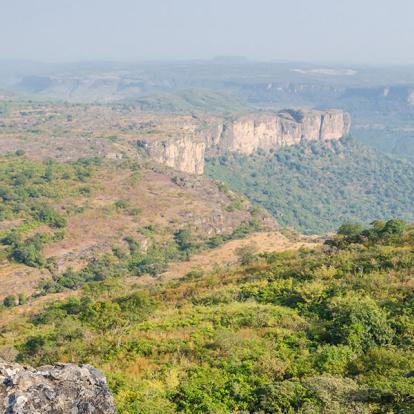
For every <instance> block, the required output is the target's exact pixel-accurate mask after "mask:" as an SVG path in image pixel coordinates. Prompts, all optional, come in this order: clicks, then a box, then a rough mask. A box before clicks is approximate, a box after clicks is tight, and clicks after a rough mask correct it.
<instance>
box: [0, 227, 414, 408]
mask: <svg viewBox="0 0 414 414" xmlns="http://www.w3.org/2000/svg"><path fill="white" fill-rule="evenodd" d="M413 242H414V234H413V227H412V226H407V225H405V224H404V223H403V222H401V221H399V220H391V221H388V222H386V223H384V222H376V223H374V225H373V226H372V227H371V228H368V229H365V230H364V229H363V228H362V227H359V226H357V225H350V224H348V225H344V226H342V227H341V229H340V231H339V232H338V234H337V235H336V236H335V237H334V238H333V239H332V240H330V241H328V242H327V243H326V245H325V246H323V247H321V248H318V249H316V250H303V249H302V250H299V251H290V252H283V253H267V254H262V255H260V256H255V255H254V254H251V252H247V251H244V252H240V259H241V260H240V261H241V263H243V265H240V266H238V267H234V268H231V269H227V270H225V271H224V270H221V271H220V270H217V271H215V272H213V273H210V274H203V273H202V272H197V273H194V272H193V273H191V274H188V275H187V276H186V277H184V278H182V279H181V280H179V281H175V282H170V283H164V284H158V285H157V284H153V285H152V286H151V287H148V288H145V287H142V285H138V284H131V283H130V284H129V285H127V286H128V289H125V286H126V285H125V279H122V278H121V276H120V275H117V274H116V273H115V274H113V275H112V276H111V275H108V278H106V279H105V280H102V279H101V281H99V282H93V283H89V284H87V285H86V286H85V287H84V288H83V290H82V292H81V295H77V296H73V297H71V298H68V299H65V300H63V301H57V302H56V301H55V302H54V303H52V304H49V305H47V304H46V305H44V306H43V308H39V307H37V308H34V310H32V316H27V315H25V314H24V313H20V317H17V319H15V320H14V322H9V323H8V325H7V327H4V328H3V329H2V335H1V337H0V352H1V354H2V355H5V354H6V355H9V356H10V355H15V358H16V359H17V360H18V361H20V362H24V363H29V364H32V365H39V364H45V363H46V364H48V363H51V362H54V361H71V362H87V363H91V364H93V365H95V366H96V367H98V368H99V369H102V370H103V371H104V372H105V374H106V375H107V377H108V379H109V383H110V387H111V389H112V391H113V393H114V395H115V400H116V402H117V406H118V410H119V413H120V414H135V413H141V414H153V413H166V414H173V413H188V414H203V413H205V414H210V413H222V414H226V413H229V414H230V413H257V414H259V413H268V414H270V413H292V414H293V413H302V414H305V413H312V414H327V413H338V414H341V413H342V414H361V413H365V414H389V413H400V414H408V413H412V412H414V375H413V373H414V353H413V345H414V318H413V314H414V296H413V291H412V283H411V282H412V272H413V268H414V253H413V248H412V246H413ZM137 280H138V279H137ZM3 312H6V311H3ZM7 312H9V311H7ZM1 316H4V317H9V318H10V314H7V315H6V313H5V314H4V315H3V314H2V315H1Z"/></svg>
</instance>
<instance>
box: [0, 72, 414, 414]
mask: <svg viewBox="0 0 414 414" xmlns="http://www.w3.org/2000/svg"><path fill="white" fill-rule="evenodd" d="M298 73H299V72H298ZM340 73H342V74H343V76H354V75H353V74H344V72H340ZM347 73H348V72H347ZM299 74H300V73H299ZM308 74H311V76H319V75H320V74H321V73H320V72H314V71H311V72H309V73H307V74H306V75H308ZM302 75H305V74H300V76H302ZM324 76H333V75H331V72H328V73H326V72H324ZM334 76H336V75H334ZM42 82H43V83H42ZM42 82H40V84H39V85H40V86H42V85H43V86H44V85H48V83H47V82H46V81H42ZM53 82H55V81H53ZM53 82H52V83H50V84H49V86H47V87H46V90H45V96H39V95H42V93H41V89H39V90H36V91H33V90H32V96H31V97H28V96H24V95H22V94H18V95H13V94H10V93H8V94H5V95H4V96H2V97H1V100H0V103H1V104H0V110H1V116H0V300H1V303H2V305H0V360H5V361H8V362H10V363H15V362H18V363H20V364H29V365H32V366H35V367H38V366H41V365H45V364H55V363H56V362H57V361H59V362H63V363H75V364H84V363H87V364H91V365H93V366H94V367H96V368H98V369H99V370H101V371H102V372H103V373H104V374H105V376H106V378H107V380H108V384H109V388H110V390H111V392H112V394H113V397H114V400H115V404H116V407H117V409H118V412H119V413H120V414H135V413H141V414H152V413H158V412H162V413H171V414H173V413H188V414H202V413H205V414H207V413H273V412H275V413H296V412H298V413H318V414H328V413H355V414H361V413H364V414H389V413H391V412H395V413H398V414H405V413H409V412H410V410H412V409H413V401H414V400H413V383H412V371H413V369H414V366H412V360H413V358H412V357H413V355H412V353H413V351H412V349H413V338H414V336H413V329H412V325H413V324H412V311H413V310H412V288H413V284H412V268H413V266H414V265H413V263H414V261H413V260H414V259H413V252H412V243H413V237H414V236H413V231H414V230H413V226H412V225H411V224H409V223H410V222H412V221H414V212H413V205H414V199H413V196H412V195H413V194H414V165H413V164H412V162H410V160H409V156H407V157H395V156H392V155H387V154H386V153H389V152H390V151H389V150H388V149H387V148H388V146H389V145H391V141H387V142H386V143H383V144H381V145H383V147H382V148H380V149H374V148H372V147H375V146H380V144H379V143H376V144H375V145H371V144H372V142H371V143H370V142H368V141H369V140H371V141H373V140H375V139H376V135H375V134H374V135H369V134H370V133H371V134H372V128H371V126H369V127H367V128H366V129H365V130H364V131H365V134H362V135H361V139H357V138H356V137H353V136H352V135H353V134H354V133H355V132H357V131H360V130H361V124H360V122H361V119H363V118H364V117H362V118H358V117H357V120H356V123H357V126H356V127H355V126H354V122H355V121H354V120H353V117H352V116H351V115H352V111H351V114H350V113H349V112H347V111H346V110H344V109H332V108H331V107H323V105H320V107H319V108H318V109H314V108H313V109H310V108H309V107H306V105H303V106H300V107H297V106H296V107H294V108H292V107H289V106H288V107H277V105H269V106H267V105H263V106H261V107H258V106H255V105H252V101H251V100H250V99H249V100H248V101H243V99H241V98H240V97H237V96H235V95H233V96H232V95H229V92H228V90H225V91H223V92H220V93H218V92H216V91H211V90H197V91H195V90H192V89H187V90H185V92H182V91H181V92H180V91H176V90H169V91H165V90H159V88H156V87H154V88H153V90H152V92H153V94H152V95H145V96H141V95H140V94H138V95H139V96H135V95H134V96H129V93H126V92H125V91H124V92H122V96H120V95H119V96H117V98H118V99H115V100H114V99H112V98H113V96H114V93H115V92H114V91H115V90H116V91H118V90H119V89H118V86H119V85H118V86H117V87H116V88H115V89H114V90H112V89H111V90H110V91H109V92H108V91H107V92H108V93H109V95H108V99H103V97H102V96H100V95H99V99H97V100H98V101H99V102H90V98H91V96H89V95H88V96H89V97H88V99H85V100H83V99H80V98H79V96H80V95H82V96H84V91H83V92H82V93H81V92H79V91H78V92H79V93H80V95H79V96H77V95H76V94H77V93H78V92H76V91H75V95H73V96H71V97H70V98H71V99H68V100H65V101H62V100H57V99H55V100H53V99H51V98H50V96H49V94H50V90H49V87H53V88H54V87H55V86H53V85H54V83H53ZM98 83H99V82H98ZM39 85H38V87H39V88H40V86H39ZM88 85H89V86H87V88H91V89H92V90H91V91H90V92H91V93H92V92H93V93H95V92H96V90H95V87H96V84H94V82H90V83H89V84H88ZM93 85H95V86H93ZM105 85H106V87H107V86H108V85H111V82H109V83H105ZM80 87H82V88H83V87H86V86H85V84H83V86H80ZM131 87H132V86H131ZM56 88H57V89H55V91H56V94H57V95H56V96H55V98H56V97H57V96H60V93H61V92H62V90H61V89H60V88H61V85H60V86H59V87H56ZM246 88H247V89H246V90H248V89H249V88H248V87H247V86H246ZM291 88H292V87H290V89H289V91H290V92H289V93H290V94H296V93H297V91H296V89H295V90H293V89H291ZM161 89H163V88H161ZM270 89H272V88H270ZM307 90H308V89H306V88H302V89H301V91H302V92H300V94H301V96H302V94H303V93H305V91H307ZM295 91H296V92H295ZM245 92H246V91H245ZM249 93H250V92H249ZM318 93H319V92H318ZM335 93H336V92H335ZM97 96H98V95H97ZM302 97H303V96H302ZM110 98H111V99H110ZM261 99H262V98H261ZM81 101H83V102H81ZM339 102H340V100H339ZM262 103H263V101H262ZM365 119H367V118H365ZM389 125H390V128H391V127H392V125H394V126H393V127H395V128H399V126H398V125H399V124H398V122H397V123H396V124H392V123H390V124H389ZM407 125H408V124H407ZM378 128H380V127H378ZM407 128H409V127H408V126H407ZM408 135H409V130H407V137H408ZM392 136H393V133H390V139H391V138H392ZM364 140H365V141H367V140H368V141H367V142H366V143H367V144H369V145H366V144H364V143H363V142H365V141H364ZM401 140H402V141H400V142H399V143H398V144H397V143H396V144H395V145H394V146H395V147H397V146H398V145H401V146H402V147H401V148H403V146H404V145H408V141H407V140H406V139H405V138H404V137H401ZM361 141H362V142H361ZM404 148H405V147H404ZM393 410H394V411H393Z"/></svg>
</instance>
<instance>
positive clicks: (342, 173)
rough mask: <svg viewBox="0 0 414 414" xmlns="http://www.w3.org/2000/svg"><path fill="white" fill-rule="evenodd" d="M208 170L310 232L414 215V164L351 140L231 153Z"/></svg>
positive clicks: (282, 219)
mask: <svg viewBox="0 0 414 414" xmlns="http://www.w3.org/2000/svg"><path fill="white" fill-rule="evenodd" d="M206 173H207V175H208V176H210V177H212V178H215V179H217V180H219V181H222V182H224V183H225V184H226V185H227V186H228V187H230V188H231V189H232V190H235V191H238V192H241V193H243V194H245V195H246V196H247V197H248V198H249V199H250V200H251V201H252V202H254V203H256V204H259V205H261V206H263V207H265V208H267V209H268V210H269V211H270V212H271V213H272V214H273V215H274V216H275V217H276V219H277V220H278V222H279V223H280V224H282V225H288V226H293V227H294V228H296V229H298V230H300V231H302V232H305V233H325V232H328V231H333V230H334V229H335V228H337V227H338V226H339V225H340V224H341V223H342V222H345V221H361V222H364V223H369V222H370V221H372V220H375V219H377V218H379V217H388V218H390V217H396V216H398V217H402V218H404V219H407V220H412V219H413V218H414V210H413V205H414V166H413V165H412V164H411V163H408V162H402V161H397V160H394V159H391V158H389V157H387V156H385V155H382V154H380V153H379V152H376V151H374V150H371V149H369V148H367V147H365V146H363V145H362V144H358V143H356V142H355V141H353V140H351V139H348V140H343V141H339V142H337V141H335V142H332V143H317V142H314V143H309V142H308V143H303V144H301V145H297V146H292V147H287V148H285V149H282V150H280V151H277V152H276V153H274V154H268V153H264V152H261V151H259V152H257V153H256V154H255V155H253V156H244V155H238V154H235V155H226V156H222V157H220V158H216V159H211V160H209V162H208V163H207V169H206Z"/></svg>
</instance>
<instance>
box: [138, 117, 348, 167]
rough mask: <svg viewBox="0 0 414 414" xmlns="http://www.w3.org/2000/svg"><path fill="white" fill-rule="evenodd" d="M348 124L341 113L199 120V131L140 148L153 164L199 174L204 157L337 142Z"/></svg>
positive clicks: (147, 143)
mask: <svg viewBox="0 0 414 414" xmlns="http://www.w3.org/2000/svg"><path fill="white" fill-rule="evenodd" d="M350 125H351V120H350V116H349V114H348V113H346V112H343V111H340V110H327V111H316V110H283V111H279V112H256V113H249V114H245V115H241V116H239V117H236V118H232V119H223V118H221V119H220V118H217V117H215V118H213V119H210V120H205V119H204V120H200V125H199V128H197V129H195V130H194V129H193V130H192V131H191V134H189V135H187V136H186V135H184V136H183V135H181V136H179V137H176V138H174V137H169V138H165V139H152V140H151V141H145V140H144V141H143V142H142V143H141V145H143V146H144V147H145V149H146V151H147V153H148V155H149V156H150V158H152V159H153V160H154V161H157V162H160V163H162V164H164V165H167V166H169V167H172V168H175V169H177V170H180V171H183V172H187V173H192V174H202V173H203V171H204V158H205V156H206V155H208V156H214V155H218V154H225V153H227V152H239V153H242V154H252V153H253V152H255V151H256V150H258V149H262V150H265V151H270V150H277V149H279V148H281V147H284V146H287V145H295V144H299V143H300V142H301V141H303V140H305V141H306V140H308V141H328V140H338V139H341V138H343V137H344V136H345V135H346V134H347V133H348V132H349V129H350Z"/></svg>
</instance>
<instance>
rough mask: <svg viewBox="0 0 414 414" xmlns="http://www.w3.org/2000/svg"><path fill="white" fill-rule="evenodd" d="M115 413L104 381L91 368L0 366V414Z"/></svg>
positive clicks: (76, 366) (8, 364)
mask: <svg viewBox="0 0 414 414" xmlns="http://www.w3.org/2000/svg"><path fill="white" fill-rule="evenodd" d="M115 412H116V410H115V405H114V401H113V399H112V395H111V393H110V391H109V388H108V385H107V383H106V380H105V377H104V376H103V375H102V374H101V373H100V372H99V371H98V370H96V369H95V368H93V367H92V366H90V365H74V364H56V365H53V366H52V365H47V366H43V367H40V368H37V369H34V368H30V367H24V366H22V365H19V364H11V363H4V362H0V413H7V414H14V413H16V414H45V413H53V414H83V413H94V414H101V413H105V414H108V413H109V414H111V413H115Z"/></svg>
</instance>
